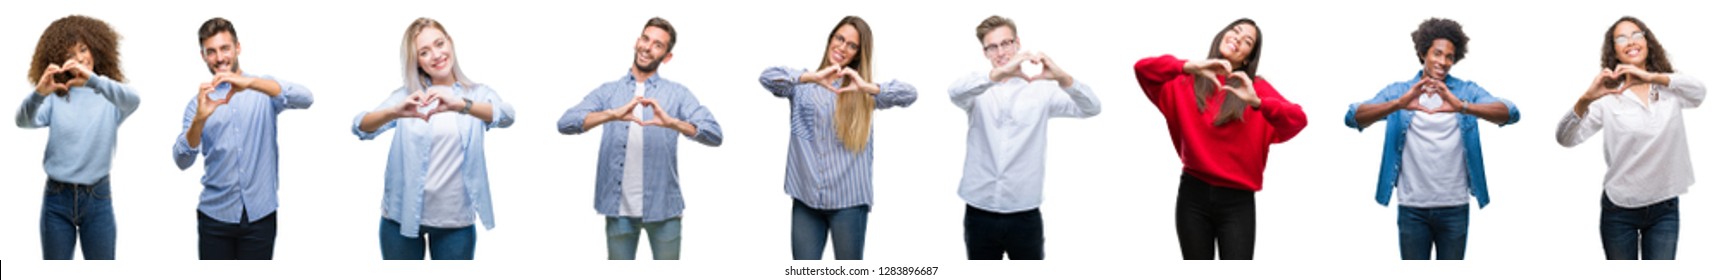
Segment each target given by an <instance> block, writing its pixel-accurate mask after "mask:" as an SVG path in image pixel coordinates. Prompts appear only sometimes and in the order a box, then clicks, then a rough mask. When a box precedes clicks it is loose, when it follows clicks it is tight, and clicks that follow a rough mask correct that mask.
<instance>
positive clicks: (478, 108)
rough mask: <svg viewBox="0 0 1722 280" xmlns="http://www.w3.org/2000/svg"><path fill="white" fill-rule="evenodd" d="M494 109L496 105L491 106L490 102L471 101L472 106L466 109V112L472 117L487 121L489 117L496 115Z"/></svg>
mask: <svg viewBox="0 0 1722 280" xmlns="http://www.w3.org/2000/svg"><path fill="white" fill-rule="evenodd" d="M495 109H496V106H491V105H490V103H478V102H473V103H472V108H470V109H467V114H471V115H472V117H474V118H478V119H480V120H484V121H487V122H488V121H490V118H491V117H494V116H495V115H496V110H495Z"/></svg>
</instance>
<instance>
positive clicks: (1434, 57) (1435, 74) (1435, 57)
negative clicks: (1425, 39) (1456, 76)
mask: <svg viewBox="0 0 1722 280" xmlns="http://www.w3.org/2000/svg"><path fill="white" fill-rule="evenodd" d="M1453 48H1454V47H1453V41H1449V40H1447V39H1435V41H1434V42H1430V44H1429V51H1426V52H1423V77H1424V78H1429V79H1432V80H1436V81H1444V80H1446V79H1447V70H1451V69H1453V63H1454V62H1457V60H1455V56H1454V54H1453V52H1454V51H1453Z"/></svg>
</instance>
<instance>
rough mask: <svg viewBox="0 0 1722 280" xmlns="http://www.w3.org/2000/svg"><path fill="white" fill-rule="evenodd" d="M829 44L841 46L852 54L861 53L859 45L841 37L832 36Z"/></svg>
mask: <svg viewBox="0 0 1722 280" xmlns="http://www.w3.org/2000/svg"><path fill="white" fill-rule="evenodd" d="M831 42H832V43H836V44H837V45H838V46H843V48H844V49H847V50H849V51H852V52H856V51H861V43H859V42H851V41H849V39H848V38H843V36H833V37H831Z"/></svg>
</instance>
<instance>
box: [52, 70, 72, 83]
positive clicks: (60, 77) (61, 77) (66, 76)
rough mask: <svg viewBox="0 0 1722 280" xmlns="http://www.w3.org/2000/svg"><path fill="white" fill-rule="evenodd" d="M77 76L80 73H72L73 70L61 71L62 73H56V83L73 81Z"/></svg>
mask: <svg viewBox="0 0 1722 280" xmlns="http://www.w3.org/2000/svg"><path fill="white" fill-rule="evenodd" d="M76 78H78V74H75V73H72V71H61V72H60V73H54V83H56V84H65V83H67V82H71V81H72V79H76Z"/></svg>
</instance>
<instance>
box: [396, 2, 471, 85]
mask: <svg viewBox="0 0 1722 280" xmlns="http://www.w3.org/2000/svg"><path fill="white" fill-rule="evenodd" d="M425 28H436V32H442V36H443V38H447V39H448V49H449V55H450V56H454V57H452V58H449V68H450V69H451V70H450V71H453V72H454V73H452V74H454V80H455V81H456V82H460V86H462V87H466V88H468V89H471V88H475V87H477V86H478V83H476V82H473V81H472V79H468V78H467V77H466V72H464V71H460V56H459V55H455V53H456V52H458V51H456V50H455V44H454V37H452V36H449V35H448V29H443V28H442V23H440V22H437V21H436V20H434V19H430V18H423V17H421V18H418V19H416V20H413V24H412V25H408V26H407V33H406V35H402V36H401V80H402V81H401V82H402V84H403V85H404V86H406V87H407V92H409V93H410V92H418V91H424V90H425V88H429V87H430V85H429V83H430V74H426V73H425V71H424V69H423V68H419V57H418V51H417V50H415V49H417V48H415V47H414V46H413V45H414V44H417V43H418V39H419V33H423V32H421V31H424V29H425Z"/></svg>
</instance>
